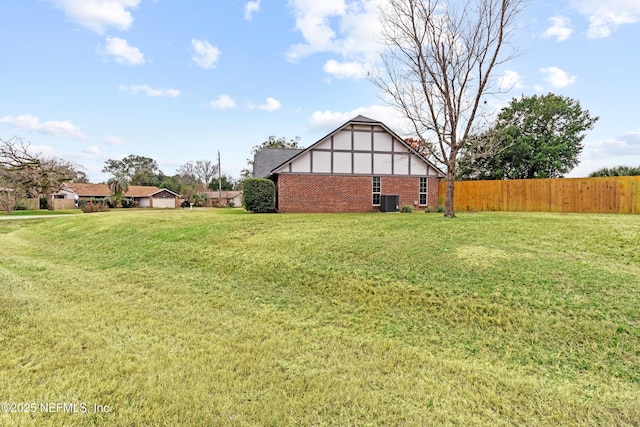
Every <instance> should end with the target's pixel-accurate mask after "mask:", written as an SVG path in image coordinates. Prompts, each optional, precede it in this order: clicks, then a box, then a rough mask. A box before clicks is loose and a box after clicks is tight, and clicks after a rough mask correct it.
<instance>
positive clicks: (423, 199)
mask: <svg viewBox="0 0 640 427" xmlns="http://www.w3.org/2000/svg"><path fill="white" fill-rule="evenodd" d="M427 180H428V178H420V191H419V193H420V196H419V197H420V205H422V206H426V205H427V203H429V190H428V189H429V185H428V181H427Z"/></svg>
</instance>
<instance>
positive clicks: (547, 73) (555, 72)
mask: <svg viewBox="0 0 640 427" xmlns="http://www.w3.org/2000/svg"><path fill="white" fill-rule="evenodd" d="M540 73H541V74H542V75H543V76H544V79H545V81H546V82H547V83H549V84H551V86H553V87H556V88H562V87H567V86H569V85H572V84H573V83H575V82H576V80H577V79H578V77H577V76H572V75H570V74H569V73H567V72H566V71H564V70H561V69H560V68H557V67H547V68H541V69H540Z"/></svg>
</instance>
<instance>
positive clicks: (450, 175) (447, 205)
mask: <svg viewBox="0 0 640 427" xmlns="http://www.w3.org/2000/svg"><path fill="white" fill-rule="evenodd" d="M454 162H455V160H454ZM455 179H456V172H455V165H454V166H451V165H449V167H448V168H447V195H446V199H445V202H444V216H445V217H446V218H455V217H456V214H455V212H454V210H453V190H454V182H455Z"/></svg>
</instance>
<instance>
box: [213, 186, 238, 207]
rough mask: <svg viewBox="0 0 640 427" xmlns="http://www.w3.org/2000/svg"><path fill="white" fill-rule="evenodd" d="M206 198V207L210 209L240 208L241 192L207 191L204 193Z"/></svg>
mask: <svg viewBox="0 0 640 427" xmlns="http://www.w3.org/2000/svg"><path fill="white" fill-rule="evenodd" d="M205 195H206V198H207V206H210V207H216V206H221V207H227V206H235V207H240V206H242V192H241V191H227V190H222V192H220V191H207V192H206V193H205Z"/></svg>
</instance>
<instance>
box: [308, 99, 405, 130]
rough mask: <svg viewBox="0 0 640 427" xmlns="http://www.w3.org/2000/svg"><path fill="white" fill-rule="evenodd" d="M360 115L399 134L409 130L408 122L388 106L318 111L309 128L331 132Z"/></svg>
mask: <svg viewBox="0 0 640 427" xmlns="http://www.w3.org/2000/svg"><path fill="white" fill-rule="evenodd" d="M359 115H363V116H365V117H369V118H370V119H373V120H379V121H381V122H383V123H384V124H386V125H387V126H389V127H390V128H391V129H392V130H393V131H395V132H398V133H403V132H404V131H405V130H406V129H407V122H406V120H405V119H404V118H403V117H402V115H400V113H398V112H397V111H396V110H395V109H394V108H393V107H391V106H388V105H371V106H368V107H360V108H356V109H354V110H351V111H346V112H338V111H328V110H327V111H316V112H314V113H313V114H312V115H311V117H310V118H309V127H311V128H312V129H314V130H319V131H323V132H330V131H332V130H334V129H336V128H337V127H338V126H340V125H342V124H344V123H346V122H348V121H349V120H351V119H353V118H354V117H356V116H359Z"/></svg>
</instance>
